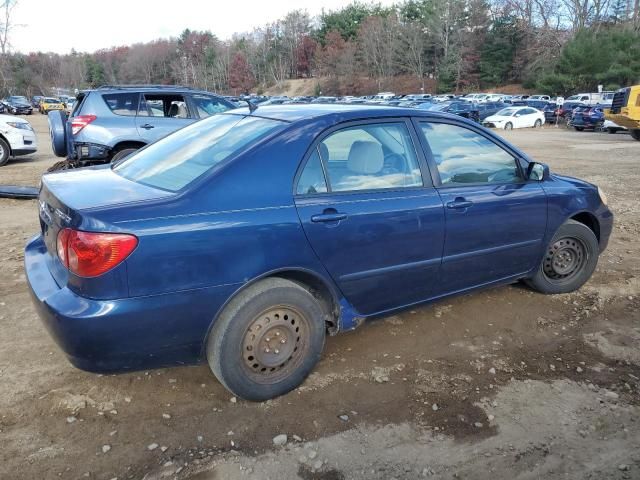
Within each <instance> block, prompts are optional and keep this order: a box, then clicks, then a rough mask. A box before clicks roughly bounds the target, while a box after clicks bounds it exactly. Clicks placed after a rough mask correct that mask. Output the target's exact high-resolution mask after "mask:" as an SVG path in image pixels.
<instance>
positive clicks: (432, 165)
mask: <svg viewBox="0 0 640 480" xmlns="http://www.w3.org/2000/svg"><path fill="white" fill-rule="evenodd" d="M412 120H413V122H414V126H415V128H416V131H417V133H418V137H419V139H420V142H421V144H422V148H423V149H424V151H425V152H424V153H425V157H426V158H427V163H428V165H429V170H430V171H431V176H432V181H433V185H434V187H435V188H436V189H444V188H455V187H466V186H469V187H479V186H500V185H523V184H526V183H529V180H528V179H527V178H526V175H525V172H524V168H523V165H522V163H523V161H524V162H527V163H528V160H527V159H526V158H523V156H522V155H521V154H520V153H519V152H517V151H515V150H513V149H512V148H509V146H508V145H507V144H505V143H503V142H502V141H500V140H498V139H496V138H494V137H493V135H487V133H486V132H483V131H482V130H481V129H480V128H477V127H476V126H475V125H469V124H468V123H466V122H457V121H455V120H450V119H443V118H429V117H413V118H412ZM421 123H444V124H446V125H453V126H456V127H460V128H467V129H468V130H471V131H472V132H474V133H476V134H478V135H480V136H482V137H484V138H486V139H487V140H489V141H490V142H491V143H493V144H494V145H496V146H497V147H498V148H500V149H502V150H504V151H506V152H507V153H508V154H509V155H510V156H511V157H512V158H513V161H514V162H515V164H516V168H517V169H518V173H519V175H520V181H519V182H491V183H488V182H474V183H464V184H460V183H456V184H453V185H448V184H443V183H442V180H441V178H440V172H439V171H438V165H437V164H436V162H435V159H434V157H433V153H432V151H431V146H430V145H429V142H428V140H427V136H426V135H425V134H424V132H422V128H421V127H420V124H421ZM496 140H498V141H496Z"/></svg>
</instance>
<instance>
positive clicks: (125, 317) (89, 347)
mask: <svg viewBox="0 0 640 480" xmlns="http://www.w3.org/2000/svg"><path fill="white" fill-rule="evenodd" d="M48 256H49V253H48V252H47V250H46V246H45V244H44V241H43V238H42V236H41V235H38V236H37V237H34V238H33V239H31V240H30V241H29V242H28V243H27V246H26V247H25V255H24V262H25V272H26V276H27V283H28V285H29V289H30V292H31V297H32V300H33V302H34V304H35V307H36V310H37V312H38V315H39V316H40V318H41V320H42V322H43V324H44V325H45V327H46V329H47V330H48V331H49V333H50V334H51V336H52V337H53V339H54V341H55V342H56V343H57V344H58V346H59V347H60V348H61V349H62V350H63V351H64V353H65V354H66V355H67V357H68V359H69V361H70V362H71V363H72V364H73V365H74V366H76V367H77V368H80V369H82V370H87V371H92V372H119V371H128V370H139V369H145V368H156V367H163V366H171V365H186V364H194V363H198V362H199V361H201V359H202V353H203V348H202V347H203V344H204V341H205V339H206V335H207V332H208V329H209V326H210V324H211V322H212V319H213V318H214V317H215V314H216V313H217V311H218V309H219V308H220V306H221V305H223V304H224V302H225V301H226V299H227V298H228V297H229V296H230V295H231V294H232V293H233V291H235V289H237V288H238V286H236V285H225V286H221V287H212V288H203V289H198V290H189V291H183V292H174V293H171V294H164V295H156V296H147V297H134V298H124V299H115V300H95V299H90V298H86V297H82V296H80V295H77V294H76V293H75V292H73V291H71V290H70V289H69V288H67V287H60V286H59V285H58V284H57V283H56V281H55V280H54V278H53V277H52V276H51V273H50V271H49V267H48V265H47V263H48V262H47V259H48Z"/></svg>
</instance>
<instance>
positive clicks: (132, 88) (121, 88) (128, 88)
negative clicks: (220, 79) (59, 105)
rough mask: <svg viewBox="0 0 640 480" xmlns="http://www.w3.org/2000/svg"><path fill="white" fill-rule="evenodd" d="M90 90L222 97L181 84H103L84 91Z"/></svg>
mask: <svg viewBox="0 0 640 480" xmlns="http://www.w3.org/2000/svg"><path fill="white" fill-rule="evenodd" d="M88 92H100V93H115V92H167V93H174V92H175V93H179V92H180V93H184V92H189V93H196V94H199V93H205V94H207V95H216V96H218V97H222V95H220V94H217V93H212V92H208V91H206V90H198V89H194V88H190V87H184V86H180V85H103V86H101V87H97V88H90V89H88V90H83V93H88Z"/></svg>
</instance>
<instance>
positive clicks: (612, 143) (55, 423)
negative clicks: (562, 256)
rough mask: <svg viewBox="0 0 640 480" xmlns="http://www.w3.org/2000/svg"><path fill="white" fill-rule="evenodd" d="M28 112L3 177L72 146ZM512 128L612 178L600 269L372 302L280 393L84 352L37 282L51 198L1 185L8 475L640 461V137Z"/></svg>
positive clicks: (599, 474)
mask: <svg viewBox="0 0 640 480" xmlns="http://www.w3.org/2000/svg"><path fill="white" fill-rule="evenodd" d="M29 120H30V121H32V123H33V125H34V126H35V128H36V130H37V131H38V133H39V134H40V135H39V138H40V153H39V154H38V155H36V156H33V157H31V158H23V159H20V160H17V161H13V162H11V163H10V164H9V165H7V166H6V167H3V168H0V183H14V184H37V182H38V178H39V176H40V174H41V173H42V172H43V171H44V170H45V169H46V168H47V167H48V166H49V165H51V164H52V163H53V162H54V161H55V159H54V157H53V155H52V154H51V152H50V147H49V144H48V141H47V136H48V135H47V129H46V121H45V119H44V117H41V116H39V115H37V114H36V115H34V116H33V117H32V118H29ZM506 136H507V137H508V139H509V140H511V141H513V142H514V143H515V144H517V145H519V146H520V147H522V148H523V149H524V150H525V151H527V152H529V153H531V154H533V155H534V156H535V158H537V159H539V160H541V161H544V162H547V163H549V164H550V166H551V168H552V169H553V170H555V171H558V172H562V173H567V174H572V175H575V176H579V177H582V178H584V179H587V180H590V181H593V182H595V183H598V184H599V185H600V186H601V187H602V188H603V189H604V191H605V192H606V193H607V195H608V197H609V203H610V205H611V207H612V209H613V211H614V212H615V214H616V224H615V230H614V234H613V236H612V239H611V243H610V246H609V249H608V250H607V251H606V252H605V253H604V254H603V255H602V257H601V258H600V263H599V266H598V269H597V272H596V274H595V275H594V277H593V278H592V279H591V281H590V282H589V283H588V284H587V285H586V286H585V287H584V288H583V289H582V290H581V291H580V292H578V293H575V294H571V295H559V296H542V295H539V294H535V293H532V292H531V291H529V290H528V289H526V288H524V287H522V286H519V285H514V286H510V287H505V288H498V289H493V290H488V291H485V292H482V293H478V294H474V295H468V296H463V297H459V298H454V299H449V300H446V301H443V302H440V303H436V304H433V305H430V306H426V307H424V308H420V309H416V310H414V311H410V312H406V313H404V314H402V315H396V316H392V317H389V318H386V319H382V320H379V321H375V322H371V323H369V324H367V325H365V326H363V327H362V328H361V329H359V330H358V331H356V332H353V333H350V334H345V335H341V336H338V337H334V338H331V339H329V341H328V345H327V349H326V353H325V355H324V358H323V360H322V362H321V363H320V365H319V366H318V368H317V369H316V372H315V373H314V374H313V375H312V376H311V377H310V378H309V379H308V380H307V381H306V382H305V384H304V385H303V386H302V387H301V388H299V389H298V390H296V391H294V392H292V393H291V394H289V395H287V396H285V397H282V398H279V399H277V400H274V401H269V402H266V403H263V404H255V403H248V402H244V401H241V400H236V399H234V398H231V396H230V395H229V393H227V392H226V391H225V389H224V388H223V387H222V386H221V385H220V384H219V383H218V382H217V381H216V380H215V378H214V377H213V376H212V375H211V374H210V372H209V369H208V367H206V366H199V367H192V368H175V369H165V370H159V371H149V372H139V373H133V374H126V375H118V376H99V375H94V374H89V373H85V372H81V371H79V370H76V369H75V368H73V367H72V366H71V365H70V364H69V363H68V362H67V361H66V359H65V358H64V356H63V355H62V353H61V352H60V351H59V350H58V348H57V347H56V346H55V344H54V343H53V342H52V340H51V339H50V338H49V336H48V334H47V333H46V331H45V330H44V328H43V327H42V325H41V324H40V321H39V320H38V318H37V317H36V314H35V311H34V309H33V307H32V305H31V302H30V299H29V295H28V293H27V286H26V284H25V277H24V273H23V267H22V256H23V255H22V248H23V245H24V243H25V240H26V239H27V238H28V237H29V236H31V235H32V234H34V233H35V232H36V231H37V228H38V227H37V211H36V203H35V201H14V200H6V199H5V200H3V199H0V207H1V208H0V225H2V229H1V231H0V239H2V244H3V245H4V247H3V249H2V253H0V260H1V262H0V332H1V334H0V385H1V389H0V478H2V479H57V478H65V479H76V478H91V479H107V480H109V479H113V478H118V479H120V480H122V479H129V478H131V479H140V478H146V479H156V478H165V477H167V478H174V477H177V478H180V479H182V478H194V479H200V480H207V479H235V478H250V479H267V478H271V479H289V478H302V479H305V480H310V479H326V480H329V479H393V478H395V479H415V478H423V477H424V478H426V477H430V478H445V479H449V478H464V479H480V478H493V479H505V480H506V479H509V480H512V479H538V478H545V479H560V478H563V479H565V478H571V479H587V478H590V479H623V478H626V479H629V478H636V479H637V478H640V313H638V308H639V307H640V256H639V253H640V242H639V241H638V236H639V235H640V204H639V198H640V175H639V173H638V172H639V171H640V168H639V167H640V163H639V162H640V142H634V141H633V140H632V139H631V138H630V137H629V136H628V135H624V134H618V135H608V134H597V133H576V132H570V131H566V130H564V129H555V128H553V127H549V128H545V129H543V130H542V131H540V130H538V131H534V130H526V131H514V132H508V134H507V135H506ZM279 434H286V435H287V436H288V439H287V440H288V441H287V443H286V445H285V446H278V447H276V446H274V444H273V438H274V437H275V436H276V435H279Z"/></svg>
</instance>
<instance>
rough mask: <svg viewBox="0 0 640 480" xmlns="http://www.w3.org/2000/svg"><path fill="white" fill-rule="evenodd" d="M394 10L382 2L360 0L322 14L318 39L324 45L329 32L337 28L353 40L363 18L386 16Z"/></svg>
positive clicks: (345, 37) (344, 35) (342, 34)
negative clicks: (360, 0)
mask: <svg viewBox="0 0 640 480" xmlns="http://www.w3.org/2000/svg"><path fill="white" fill-rule="evenodd" d="M392 11H393V8H392V7H382V6H381V5H380V4H375V3H374V4H365V3H360V2H358V1H354V2H353V3H351V4H349V5H347V6H346V7H344V8H342V9H340V10H335V11H330V12H325V11H324V10H323V11H322V13H321V14H320V28H318V30H317V32H316V35H317V40H318V41H320V42H321V43H322V44H323V45H324V39H325V36H326V35H327V33H329V32H331V31H333V30H335V31H337V32H339V33H340V35H341V36H342V38H344V39H345V40H351V39H354V38H356V36H357V35H358V29H359V28H360V25H361V24H362V22H363V20H364V19H365V18H367V17H370V16H380V17H386V16H388V15H389V14H390V13H391V12H392Z"/></svg>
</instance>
